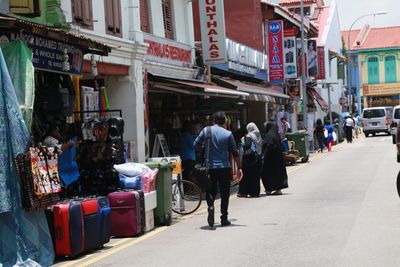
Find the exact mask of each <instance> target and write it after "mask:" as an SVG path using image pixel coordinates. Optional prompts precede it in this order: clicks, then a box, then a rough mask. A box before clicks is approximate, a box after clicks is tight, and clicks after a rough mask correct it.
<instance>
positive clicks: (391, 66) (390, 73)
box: [385, 56, 397, 83]
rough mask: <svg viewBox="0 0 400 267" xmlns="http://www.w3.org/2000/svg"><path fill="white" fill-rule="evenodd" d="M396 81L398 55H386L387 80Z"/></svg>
mask: <svg viewBox="0 0 400 267" xmlns="http://www.w3.org/2000/svg"><path fill="white" fill-rule="evenodd" d="M396 81H397V77H396V57H395V56H387V57H385V82H387V83H395V82H396Z"/></svg>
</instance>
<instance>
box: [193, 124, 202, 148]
mask: <svg viewBox="0 0 400 267" xmlns="http://www.w3.org/2000/svg"><path fill="white" fill-rule="evenodd" d="M203 142H204V129H203V130H201V132H200V134H199V136H197V137H196V140H194V142H193V145H194V147H195V148H196V147H199V146H201V145H202V144H203Z"/></svg>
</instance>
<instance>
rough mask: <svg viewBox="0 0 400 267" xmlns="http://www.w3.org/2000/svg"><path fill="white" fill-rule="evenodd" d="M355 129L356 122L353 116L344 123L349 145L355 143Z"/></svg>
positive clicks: (348, 117)
mask: <svg viewBox="0 0 400 267" xmlns="http://www.w3.org/2000/svg"><path fill="white" fill-rule="evenodd" d="M353 128H354V121H353V118H352V117H351V115H349V116H347V117H346V120H345V121H344V131H345V133H346V139H347V143H352V142H353Z"/></svg>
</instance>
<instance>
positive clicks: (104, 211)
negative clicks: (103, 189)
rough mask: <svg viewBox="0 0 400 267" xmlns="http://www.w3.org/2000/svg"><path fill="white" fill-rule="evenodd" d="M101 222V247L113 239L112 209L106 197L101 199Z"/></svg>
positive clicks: (99, 201)
mask: <svg viewBox="0 0 400 267" xmlns="http://www.w3.org/2000/svg"><path fill="white" fill-rule="evenodd" d="M97 200H98V203H99V221H100V246H103V245H104V244H105V243H108V242H110V237H111V209H110V202H109V201H108V198H106V197H99V198H98V199H97Z"/></svg>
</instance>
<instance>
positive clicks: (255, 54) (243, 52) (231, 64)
mask: <svg viewBox="0 0 400 267" xmlns="http://www.w3.org/2000/svg"><path fill="white" fill-rule="evenodd" d="M226 43H227V50H228V69H229V70H233V71H237V72H241V73H246V74H250V75H252V76H255V75H256V74H257V71H258V70H266V69H267V67H268V56H267V55H266V54H263V53H262V52H260V51H257V50H255V49H253V48H251V47H248V46H245V45H243V44H240V43H238V42H235V41H233V40H230V39H227V40H226Z"/></svg>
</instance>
